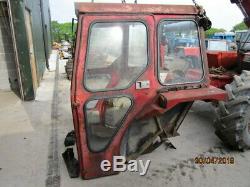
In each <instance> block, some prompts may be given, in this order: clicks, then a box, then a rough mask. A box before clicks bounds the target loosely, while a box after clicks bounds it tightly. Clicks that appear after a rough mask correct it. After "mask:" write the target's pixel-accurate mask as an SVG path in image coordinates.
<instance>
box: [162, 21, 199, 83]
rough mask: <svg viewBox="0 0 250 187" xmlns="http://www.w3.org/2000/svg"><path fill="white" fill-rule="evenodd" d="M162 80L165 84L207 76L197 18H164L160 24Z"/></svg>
mask: <svg viewBox="0 0 250 187" xmlns="http://www.w3.org/2000/svg"><path fill="white" fill-rule="evenodd" d="M158 32H159V38H158V39H159V46H158V47H159V75H158V76H159V80H160V82H161V83H162V84H182V83H189V82H197V81H200V80H201V79H202V77H203V66H202V58H201V53H200V43H199V35H198V28H197V25H196V23H195V22H194V21H163V22H161V23H160V25H159V28H158Z"/></svg>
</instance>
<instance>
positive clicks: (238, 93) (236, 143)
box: [215, 71, 250, 150]
mask: <svg viewBox="0 0 250 187" xmlns="http://www.w3.org/2000/svg"><path fill="white" fill-rule="evenodd" d="M225 88H226V91H227V92H228V96H229V101H228V102H222V101H221V102H219V105H218V108H217V114H218V116H217V120H216V121H215V129H216V131H215V134H216V135H217V136H218V137H219V138H220V139H221V140H222V141H223V142H224V143H225V144H227V145H228V146H230V147H231V148H233V149H238V150H244V149H248V148H250V71H242V74H241V75H240V76H237V75H236V76H234V81H233V82H232V83H231V84H228V85H226V87H225Z"/></svg>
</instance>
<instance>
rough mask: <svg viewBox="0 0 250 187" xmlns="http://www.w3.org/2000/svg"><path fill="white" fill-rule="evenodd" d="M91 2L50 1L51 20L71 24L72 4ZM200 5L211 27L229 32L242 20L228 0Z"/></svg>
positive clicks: (155, 0) (176, 0)
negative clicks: (209, 20)
mask: <svg viewBox="0 0 250 187" xmlns="http://www.w3.org/2000/svg"><path fill="white" fill-rule="evenodd" d="M75 1H78V2H79V1H81V2H91V0H50V5H51V16H52V20H57V21H58V22H60V23H63V22H71V19H72V18H73V17H75V11H74V2H75ZM196 1H197V3H198V4H200V5H202V6H203V7H204V8H205V10H206V12H207V15H208V17H209V18H210V19H211V21H212V23H213V27H216V28H224V29H226V30H228V31H229V30H231V29H232V27H233V26H234V25H236V24H238V23H240V22H241V21H242V20H243V15H242V13H241V11H240V9H239V8H238V7H237V6H236V5H235V4H231V2H230V0H196ZM95 2H102V3H106V2H112V3H120V2H121V0H95ZM126 2H127V3H133V2H134V0H126ZM137 2H138V3H140V4H186V5H188V4H193V3H192V0H172V1H170V0H137Z"/></svg>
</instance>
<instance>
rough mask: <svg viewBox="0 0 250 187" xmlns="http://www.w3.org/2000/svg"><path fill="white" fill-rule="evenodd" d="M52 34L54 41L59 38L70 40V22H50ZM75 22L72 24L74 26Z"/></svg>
mask: <svg viewBox="0 0 250 187" xmlns="http://www.w3.org/2000/svg"><path fill="white" fill-rule="evenodd" d="M51 27H52V28H51V29H52V36H53V41H54V42H60V41H61V40H72V39H73V37H74V33H72V23H70V22H69V23H58V22H57V21H52V22H51ZM75 27H76V24H75V25H74V28H75Z"/></svg>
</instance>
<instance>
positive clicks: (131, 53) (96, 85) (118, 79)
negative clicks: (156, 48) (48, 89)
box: [84, 22, 148, 91]
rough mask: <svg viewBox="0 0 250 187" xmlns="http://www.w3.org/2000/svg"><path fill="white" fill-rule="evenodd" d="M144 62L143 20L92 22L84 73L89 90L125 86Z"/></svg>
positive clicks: (132, 81) (139, 72)
mask: <svg viewBox="0 0 250 187" xmlns="http://www.w3.org/2000/svg"><path fill="white" fill-rule="evenodd" d="M147 63H148V52H147V29H146V26H145V25H144V24H143V23H141V22H109V23H94V24H92V26H91V28H90V37H89V42H88V53H87V63H86V67H85V76H84V80H85V81H84V85H85V87H86V88H87V89H88V90H89V91H105V90H116V89H125V88H127V87H129V86H130V85H131V84H132V83H134V82H135V79H137V78H138V77H139V76H140V74H141V73H142V71H143V70H144V69H145V68H146V66H147Z"/></svg>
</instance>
